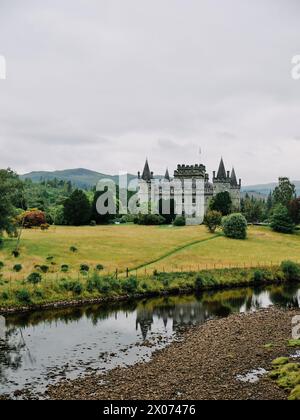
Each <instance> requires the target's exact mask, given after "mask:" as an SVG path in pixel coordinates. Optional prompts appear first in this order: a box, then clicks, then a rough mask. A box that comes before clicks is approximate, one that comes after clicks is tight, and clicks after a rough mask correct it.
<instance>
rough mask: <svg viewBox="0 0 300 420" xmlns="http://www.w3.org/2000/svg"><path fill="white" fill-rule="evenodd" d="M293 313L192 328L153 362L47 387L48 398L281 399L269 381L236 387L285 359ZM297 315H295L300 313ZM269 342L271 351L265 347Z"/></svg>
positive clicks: (277, 312)
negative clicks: (253, 373) (239, 378)
mask: <svg viewBox="0 0 300 420" xmlns="http://www.w3.org/2000/svg"><path fill="white" fill-rule="evenodd" d="M295 314H296V312H295V311H283V310H279V309H275V308H272V309H269V310H263V311H259V312H256V313H254V314H248V315H232V316H230V317H229V318H226V319H220V320H214V321H210V322H207V323H206V324H204V325H202V326H198V327H194V328H191V329H190V330H189V331H188V332H186V333H185V334H184V339H183V340H182V341H180V342H177V343H173V344H172V345H171V346H170V347H168V348H166V349H165V350H162V351H159V352H157V353H156V354H155V356H154V357H153V359H152V360H151V362H149V363H146V364H138V365H135V366H133V367H130V368H118V369H115V370H113V371H111V372H110V373H108V374H106V375H104V376H98V375H93V376H91V377H87V378H84V379H78V380H75V381H67V382H65V383H62V384H60V385H58V386H55V387H51V388H50V389H49V392H48V397H50V398H51V399H125V400H130V399H197V400H203V399H210V400H214V399H254V400H256V399H285V398H286V397H287V396H286V394H285V392H283V391H282V390H280V389H278V388H277V386H276V385H275V384H274V383H273V382H271V381H269V380H268V379H267V378H263V379H261V380H260V381H259V382H258V383H256V384H250V383H243V382H239V381H237V379H236V376H237V375H243V374H246V373H248V372H249V371H251V370H253V369H257V368H264V369H266V370H268V369H270V365H271V361H272V360H273V359H274V358H276V357H278V356H283V355H288V353H289V351H288V349H287V346H286V344H287V340H288V339H289V338H291V319H292V317H293V316H294V315H295ZM298 314H299V311H298ZM270 343H272V344H273V345H275V346H274V347H273V348H272V349H267V348H265V347H264V346H265V345H266V344H270Z"/></svg>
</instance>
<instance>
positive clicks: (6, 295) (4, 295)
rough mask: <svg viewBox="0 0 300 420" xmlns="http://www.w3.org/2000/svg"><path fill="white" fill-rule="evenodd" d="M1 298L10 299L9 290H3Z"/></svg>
mask: <svg viewBox="0 0 300 420" xmlns="http://www.w3.org/2000/svg"><path fill="white" fill-rule="evenodd" d="M1 299H3V300H8V299H9V294H8V292H2V295H1Z"/></svg>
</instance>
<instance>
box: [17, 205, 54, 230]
mask: <svg viewBox="0 0 300 420" xmlns="http://www.w3.org/2000/svg"><path fill="white" fill-rule="evenodd" d="M17 221H18V222H19V224H20V225H23V226H24V227H25V228H27V229H31V228H34V227H41V226H43V225H47V221H46V215H45V213H44V212H43V211H41V210H38V209H31V210H27V211H25V212H23V213H21V214H20V215H19V216H17ZM48 227H49V225H48Z"/></svg>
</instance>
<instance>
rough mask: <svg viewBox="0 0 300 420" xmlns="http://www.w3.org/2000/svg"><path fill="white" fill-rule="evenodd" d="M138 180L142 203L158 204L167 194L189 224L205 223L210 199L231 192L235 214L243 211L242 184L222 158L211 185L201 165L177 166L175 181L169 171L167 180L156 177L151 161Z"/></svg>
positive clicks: (178, 212)
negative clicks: (226, 167)
mask: <svg viewBox="0 0 300 420" xmlns="http://www.w3.org/2000/svg"><path fill="white" fill-rule="evenodd" d="M138 178H139V189H138V194H139V201H140V204H145V203H149V202H154V203H157V202H159V200H161V198H162V197H163V196H164V194H163V193H164V192H165V191H168V192H169V194H170V198H171V199H174V201H175V203H176V207H175V213H176V214H178V215H181V214H182V215H184V216H185V217H186V220H187V224H189V225H197V224H201V223H202V222H203V217H204V214H205V212H206V211H207V209H208V207H209V202H210V200H211V199H212V198H213V197H214V196H215V195H216V194H218V193H220V192H225V191H227V192H229V194H230V196H231V199H232V205H233V211H240V206H241V186H242V182H241V180H239V181H238V180H237V177H236V173H235V170H234V168H233V169H232V171H231V172H230V171H226V169H225V165H224V161H223V159H221V162H220V165H219V169H218V171H217V172H216V171H214V172H213V177H212V182H210V179H209V174H208V173H207V172H206V167H205V166H204V165H202V164H196V165H178V166H177V169H176V170H175V171H174V176H173V178H171V177H170V175H169V171H168V170H167V171H166V174H165V176H164V178H155V177H154V173H153V172H151V171H150V167H149V163H148V160H146V163H145V167H144V170H143V172H142V174H141V173H140V172H139V173H138Z"/></svg>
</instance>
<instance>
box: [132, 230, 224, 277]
mask: <svg viewBox="0 0 300 420" xmlns="http://www.w3.org/2000/svg"><path fill="white" fill-rule="evenodd" d="M221 236H223V235H222V234H220V233H218V234H216V235H214V236H212V237H210V238H205V239H200V240H198V241H193V242H190V243H188V244H185V245H182V246H180V247H177V248H175V249H173V250H172V251H169V252H167V253H166V254H164V255H162V256H160V257H159V258H156V259H155V260H152V261H149V262H146V263H143V264H141V265H139V266H137V267H134V268H131V269H130V270H129V271H128V272H129V273H132V272H133V271H136V270H141V269H142V268H147V267H148V266H149V265H152V264H155V263H157V262H160V261H162V260H164V259H165V258H168V257H170V256H171V255H174V254H177V253H178V252H181V251H183V250H185V249H187V248H190V247H192V246H195V245H199V244H201V243H204V242H208V241H212V240H213V239H217V238H220V237H221Z"/></svg>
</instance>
